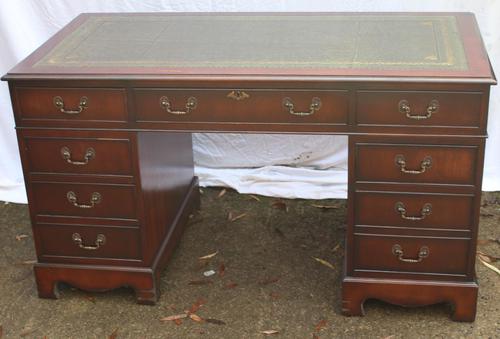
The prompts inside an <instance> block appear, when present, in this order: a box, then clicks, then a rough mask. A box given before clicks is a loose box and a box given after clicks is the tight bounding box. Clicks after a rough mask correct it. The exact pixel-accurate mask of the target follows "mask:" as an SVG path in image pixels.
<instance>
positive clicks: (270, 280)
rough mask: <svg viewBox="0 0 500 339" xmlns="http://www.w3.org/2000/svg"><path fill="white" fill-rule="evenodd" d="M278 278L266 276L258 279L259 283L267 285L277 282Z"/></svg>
mask: <svg viewBox="0 0 500 339" xmlns="http://www.w3.org/2000/svg"><path fill="white" fill-rule="evenodd" d="M278 280H280V277H273V278H268V279H265V280H261V281H259V284H261V285H269V284H273V283H275V282H277V281H278Z"/></svg>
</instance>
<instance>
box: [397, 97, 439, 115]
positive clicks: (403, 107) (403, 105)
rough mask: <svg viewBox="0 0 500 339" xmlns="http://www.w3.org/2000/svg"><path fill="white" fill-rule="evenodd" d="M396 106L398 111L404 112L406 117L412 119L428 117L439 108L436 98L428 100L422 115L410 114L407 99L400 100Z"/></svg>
mask: <svg viewBox="0 0 500 339" xmlns="http://www.w3.org/2000/svg"><path fill="white" fill-rule="evenodd" d="M398 107H399V112H400V113H403V114H405V115H406V117H407V118H409V119H414V120H424V119H429V118H430V117H431V116H432V114H433V113H437V111H438V110H439V101H437V100H436V99H433V100H431V102H429V105H427V109H426V110H425V114H424V115H418V114H411V108H410V104H409V103H408V100H404V99H403V100H401V101H400V102H399V104H398Z"/></svg>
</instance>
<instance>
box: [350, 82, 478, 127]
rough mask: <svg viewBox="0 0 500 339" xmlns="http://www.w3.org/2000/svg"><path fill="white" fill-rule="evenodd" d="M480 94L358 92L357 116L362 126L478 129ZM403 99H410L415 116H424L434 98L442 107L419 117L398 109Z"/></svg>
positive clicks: (410, 105)
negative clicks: (407, 114) (408, 114)
mask: <svg viewBox="0 0 500 339" xmlns="http://www.w3.org/2000/svg"><path fill="white" fill-rule="evenodd" d="M481 97H482V93H481V92H448V91H371V90H370V91H357V92H356V119H357V124H358V125H362V126H393V127H401V126H414V127H425V128H426V129H427V130H430V129H431V128H432V127H452V128H457V127H462V128H479V127H480V126H481V119H480V118H481V116H480V114H479V112H480V110H481ZM401 100H406V101H407V102H408V106H409V107H410V110H411V112H410V115H412V116H414V115H417V116H425V115H426V114H427V108H428V107H429V105H430V103H431V102H432V101H433V100H437V102H438V104H439V107H438V109H437V111H436V112H435V113H432V115H431V117H430V118H428V119H422V120H416V119H412V118H408V117H407V116H406V114H404V113H401V112H400V111H399V103H400V101H401Z"/></svg>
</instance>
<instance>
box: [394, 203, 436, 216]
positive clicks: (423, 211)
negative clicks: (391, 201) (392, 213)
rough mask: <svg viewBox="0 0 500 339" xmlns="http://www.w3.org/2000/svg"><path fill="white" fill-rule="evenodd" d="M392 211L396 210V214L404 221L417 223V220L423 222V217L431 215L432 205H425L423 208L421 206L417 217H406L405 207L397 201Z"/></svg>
mask: <svg viewBox="0 0 500 339" xmlns="http://www.w3.org/2000/svg"><path fill="white" fill-rule="evenodd" d="M394 209H395V210H396V212H397V213H399V215H400V216H401V218H403V219H405V220H412V221H418V220H423V219H425V217H427V216H428V215H430V214H431V213H432V204H430V203H425V204H424V206H422V209H421V210H420V215H419V216H409V215H406V207H405V205H404V204H403V203H402V202H400V201H398V202H397V203H396V204H395V205H394Z"/></svg>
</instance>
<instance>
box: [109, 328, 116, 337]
mask: <svg viewBox="0 0 500 339" xmlns="http://www.w3.org/2000/svg"><path fill="white" fill-rule="evenodd" d="M116 338H118V329H117V328H115V330H114V331H113V333H111V334H110V335H109V336H108V339H116Z"/></svg>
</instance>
